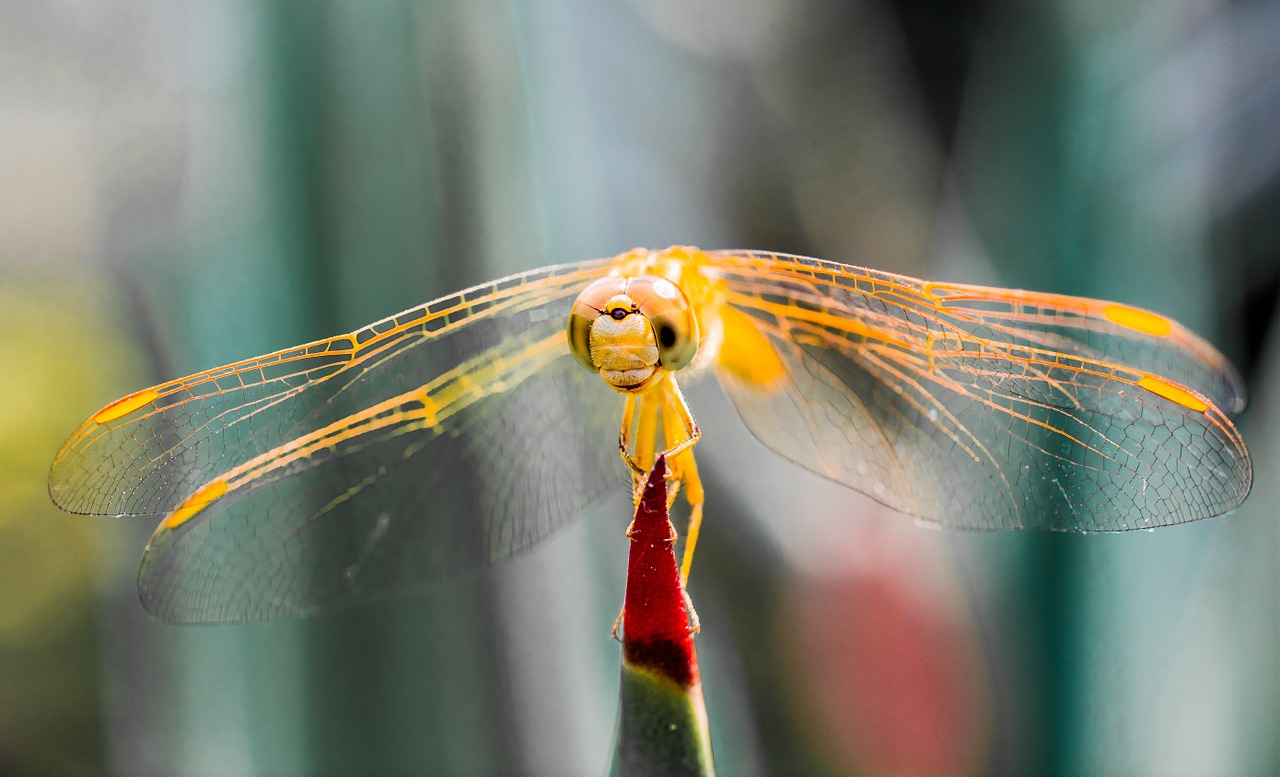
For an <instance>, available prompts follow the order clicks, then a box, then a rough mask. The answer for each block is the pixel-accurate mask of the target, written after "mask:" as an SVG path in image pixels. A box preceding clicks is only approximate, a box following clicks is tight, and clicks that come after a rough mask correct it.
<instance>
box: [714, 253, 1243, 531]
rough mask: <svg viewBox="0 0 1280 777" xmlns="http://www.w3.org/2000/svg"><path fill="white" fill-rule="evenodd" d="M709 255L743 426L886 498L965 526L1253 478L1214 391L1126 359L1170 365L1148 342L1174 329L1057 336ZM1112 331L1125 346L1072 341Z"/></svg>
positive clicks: (1121, 521)
mask: <svg viewBox="0 0 1280 777" xmlns="http://www.w3.org/2000/svg"><path fill="white" fill-rule="evenodd" d="M714 257H715V261H716V269H715V272H716V274H717V275H719V276H720V277H721V279H722V280H723V281H724V285H725V289H726V298H725V302H726V305H725V307H724V313H723V319H724V323H723V325H724V340H723V344H722V346H721V355H720V363H719V368H718V374H719V377H720V379H721V382H722V384H723V385H724V386H725V388H726V390H727V392H728V393H729V395H730V397H731V398H732V399H733V401H734V404H735V405H736V407H737V409H738V411H739V414H740V415H741V416H742V418H743V419H744V421H745V422H746V424H747V426H748V427H749V428H750V429H751V430H752V432H753V433H754V434H755V435H756V436H757V437H758V438H759V439H760V440H761V441H763V442H764V443H765V444H766V445H768V446H770V447H771V448H773V449H774V450H776V451H777V452H779V453H781V454H782V455H784V456H786V457H787V458H789V459H791V460H792V461H795V462H797V463H799V464H801V465H803V466H805V467H807V468H809V469H811V470H813V471H814V472H817V473H818V474H821V475H824V476H827V477H830V478H832V479H834V480H837V481H839V482H842V483H844V484H846V485H849V486H851V487H853V488H856V489H858V490H860V491H863V492H864V493H867V494H869V495H871V496H873V497H874V498H876V499H878V500H879V501H881V502H883V503H885V504H887V505H889V506H891V507H893V508H895V509H897V510H900V511H902V512H905V513H909V514H911V515H915V516H918V517H920V518H923V519H926V520H929V521H934V522H937V523H940V524H943V525H947V526H954V527H959V528H970V529H1000V528H1023V527H1037V528H1045V529H1054V530H1064V531H1118V530H1125V529H1136V528H1146V527H1153V526H1159V525H1164V524H1171V523H1179V522H1184V521H1190V520H1195V519H1198V518H1205V517H1209V516H1213V515H1218V514H1221V513H1223V512H1227V511H1229V510H1231V509H1233V508H1234V507H1236V506H1237V505H1238V504H1239V503H1240V502H1241V501H1242V500H1243V499H1244V497H1245V496H1246V495H1247V493H1248V491H1249V486H1250V483H1251V479H1252V470H1251V465H1250V462H1249V457H1248V453H1247V451H1246V450H1245V447H1244V443H1243V441H1242V440H1241V438H1240V435H1239V433H1238V432H1237V431H1236V429H1235V427H1234V426H1233V425H1232V424H1231V422H1230V420H1229V419H1228V418H1227V417H1226V415H1225V414H1224V413H1223V412H1222V411H1221V410H1220V409H1219V408H1218V407H1217V406H1215V404H1214V403H1213V402H1212V401H1211V400H1210V399H1209V398H1208V397H1207V395H1204V394H1202V393H1200V392H1198V391H1196V390H1194V389H1189V388H1187V387H1185V386H1182V385H1179V384H1178V383H1177V382H1176V381H1175V380H1170V379H1168V378H1165V377H1162V376H1160V375H1158V374H1154V373H1151V372H1146V371H1143V370H1142V369H1141V367H1140V366H1128V365H1141V363H1142V362H1143V361H1144V356H1146V355H1151V354H1155V355H1156V356H1157V358H1156V359H1155V361H1156V362H1157V363H1160V364H1168V363H1171V361H1170V360H1169V359H1165V358H1164V357H1161V356H1159V354H1162V353H1166V352H1178V351H1179V348H1178V346H1177V345H1176V344H1170V343H1169V342H1164V341H1162V342H1160V343H1158V344H1156V343H1152V344H1150V346H1149V347H1148V348H1147V349H1146V350H1145V351H1144V349H1143V347H1142V343H1143V340H1142V338H1141V337H1137V336H1133V337H1125V338H1122V339H1120V340H1116V339H1112V340H1107V339H1106V338H1095V339H1093V340H1087V341H1086V342H1085V343H1084V344H1082V345H1080V346H1079V347H1078V348H1064V347H1062V346H1061V345H1060V343H1061V341H1060V340H1055V341H1052V342H1047V341H1042V340H1041V336H1040V335H1039V334H1038V332H1039V329H1040V325H1038V324H1036V323H1034V322H1022V321H1020V322H1019V323H1020V326H1021V328H1020V329H1017V330H1014V331H1012V332H1010V331H1009V329H1008V328H1000V327H995V326H992V322H991V321H990V320H981V319H980V317H976V316H975V315H974V314H973V312H972V311H971V310H968V309H963V308H962V309H961V310H960V311H959V312H953V311H952V310H951V309H949V307H948V306H946V305H943V304H940V302H939V298H938V297H937V296H935V295H934V294H933V293H932V292H931V291H930V287H929V285H927V284H924V283H922V282H920V281H916V280H914V279H911V278H906V277H903V276H898V275H893V274H890V273H881V272H876V271H872V270H864V269H861V268H854V267H849V266H846V265H840V264H835V263H831V262H821V261H818V260H811V259H803V258H799V257H786V256H775V255H758V254H744V253H726V254H717V255H714ZM953 288H954V287H953ZM984 292H987V293H989V294H990V295H992V297H993V298H994V297H997V296H998V292H997V290H989V289H988V290H984ZM1011 294H1020V293H1018V292H1014V293H1011ZM1039 302H1040V303H1042V304H1043V303H1044V302H1045V301H1044V300H1039ZM1008 304H1010V305H1013V306H1015V307H1013V308H1011V310H1012V309H1016V305H1017V304H1020V303H1016V302H1013V301H1008ZM1069 304H1070V298H1060V299H1059V305H1060V307H1063V308H1065V307H1067V306H1068V305H1069ZM1005 315H1006V316H1011V315H1012V314H1009V313H1006V314H1005ZM1046 315H1047V313H1046ZM1057 315H1058V316H1060V317H1065V316H1067V315H1069V313H1068V312H1066V311H1065V310H1063V311H1062V312H1060V313H1058V314H1057ZM1046 329H1048V328H1047V327H1046ZM1049 335H1053V336H1055V337H1065V335H1062V333H1061V332H1054V331H1051V330H1050V331H1046V333H1045V336H1046V337H1047V336H1049ZM1147 337H1149V338H1153V339H1154V337H1155V336H1154V335H1148V336H1147ZM1077 342H1078V341H1077ZM1116 342H1122V343H1124V345H1123V347H1122V349H1121V350H1123V353H1118V354H1103V356H1105V357H1107V358H1092V357H1090V356H1085V355H1083V352H1084V350H1085V349H1086V348H1087V349H1088V351H1089V352H1095V351H1097V350H1098V349H1099V348H1101V347H1102V346H1105V345H1109V344H1114V343H1116ZM1206 347H1207V346H1206ZM1120 357H1123V359H1122V358H1120ZM1177 358H1178V359H1183V360H1184V361H1185V362H1187V363H1193V362H1196V360H1197V359H1198V358H1199V357H1198V356H1197V355H1195V354H1193V353H1189V352H1188V353H1185V354H1177ZM1223 364H1225V361H1224V362H1223ZM1227 369H1229V368H1227ZM1211 372H1212V371H1211V370H1208V369H1206V370H1205V373H1204V374H1205V375H1208V374H1210V373H1211ZM1222 374H1224V375H1227V374H1228V373H1226V372H1223V373H1222ZM1230 379H1231V378H1230V376H1229V375H1228V377H1227V378H1225V379H1224V383H1223V385H1226V383H1228V382H1229V381H1230ZM1241 396H1243V395H1242V394H1241Z"/></svg>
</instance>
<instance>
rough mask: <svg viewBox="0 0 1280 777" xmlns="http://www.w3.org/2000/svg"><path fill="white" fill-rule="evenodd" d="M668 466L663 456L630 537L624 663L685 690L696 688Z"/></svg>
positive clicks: (646, 487)
mask: <svg viewBox="0 0 1280 777" xmlns="http://www.w3.org/2000/svg"><path fill="white" fill-rule="evenodd" d="M666 474H667V462H666V459H665V457H662V456H659V457H658V460H657V461H656V462H654V465H653V469H652V470H651V471H650V472H649V476H648V479H647V480H646V481H645V485H644V495H643V496H642V497H641V499H640V505H639V507H637V508H636V517H635V520H634V521H632V523H631V529H630V531H629V532H628V533H627V534H628V536H629V537H630V538H631V552H630V554H629V556H628V559H627V593H626V597H625V599H624V602H623V606H622V660H623V661H624V662H625V663H626V664H627V665H628V666H630V667H632V668H633V669H640V670H643V671H646V672H648V673H650V674H652V675H655V676H659V677H662V678H664V679H667V680H669V681H671V682H673V683H675V684H676V685H678V686H680V687H681V688H690V687H692V686H693V685H695V684H697V682H698V663H697V657H696V654H695V653H694V649H693V635H692V634H690V633H689V619H688V614H687V613H686V612H685V602H684V590H683V588H682V587H681V585H680V566H679V564H678V563H677V561H676V553H675V529H674V528H672V526H671V520H670V518H669V517H668V515H667V481H666Z"/></svg>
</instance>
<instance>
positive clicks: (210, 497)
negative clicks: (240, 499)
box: [160, 480, 227, 529]
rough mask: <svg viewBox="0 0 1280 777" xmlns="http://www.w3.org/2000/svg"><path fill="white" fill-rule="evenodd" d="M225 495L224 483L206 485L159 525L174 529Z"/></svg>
mask: <svg viewBox="0 0 1280 777" xmlns="http://www.w3.org/2000/svg"><path fill="white" fill-rule="evenodd" d="M225 493H227V484H226V481H222V480H215V481H213V482H212V483H206V484H205V485H204V486H202V487H201V488H200V490H199V491H196V492H195V493H194V494H192V495H191V496H189V497H187V499H186V501H185V502H183V503H182V504H180V505H178V509H176V510H174V511H173V512H171V513H169V517H168V518H165V519H164V523H162V524H160V525H161V526H163V527H164V528H166V529H176V528H178V527H179V526H181V525H182V524H184V523H186V522H187V521H189V520H191V519H192V518H194V517H196V516H197V515H199V514H200V511H201V510H204V509H205V508H206V507H208V506H209V505H211V504H213V503H214V501H215V500H217V499H218V497H220V496H222V495H223V494H225Z"/></svg>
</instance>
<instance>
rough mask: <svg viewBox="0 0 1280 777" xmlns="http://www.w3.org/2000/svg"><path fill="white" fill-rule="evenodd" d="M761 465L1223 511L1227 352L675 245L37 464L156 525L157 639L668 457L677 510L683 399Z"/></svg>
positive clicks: (354, 584)
mask: <svg viewBox="0 0 1280 777" xmlns="http://www.w3.org/2000/svg"><path fill="white" fill-rule="evenodd" d="M712 374H713V375H714V376H715V378H716V379H717V380H718V381H719V383H720V385H721V386H722V387H723V390H724V393H725V394H727V395H728V397H729V399H730V400H731V402H732V403H733V405H734V406H735V408H736V410H737V412H738V415H739V416H740V417H741V419H742V420H743V421H744V422H745V424H746V426H747V427H748V428H749V429H750V431H751V432H752V433H753V434H754V436H755V437H756V438H757V439H758V440H760V441H761V442H762V443H763V444H764V445H765V446H767V447H768V448H771V449H772V450H773V451H775V452H776V453H778V454H780V455H781V457H782V458H784V459H788V460H790V461H791V462H794V463H796V464H798V465H800V466H801V467H804V468H806V469H808V470H811V471H812V472H815V473H817V474H818V475H821V476H824V477H826V478H829V479H831V480H834V481H837V482H839V483H842V484H845V485H847V486H849V487H852V488H854V489H856V490H858V491H861V492H863V493H865V494H868V495H869V496H871V497H873V498H874V499H876V500H878V501H879V502H881V503H883V504H885V505H887V506H888V507H890V508H893V509H894V510H896V511H899V512H901V513H905V514H907V515H910V516H914V517H916V518H918V519H921V520H923V521H927V522H932V523H935V524H938V525H941V526H945V527H952V528H958V529H973V530H986V529H1023V528H1035V529H1046V530H1053V531H1066V532H1114V531H1124V530H1135V529H1147V528H1153V527H1157V526H1165V525H1170V524H1178V523H1184V522H1187V521H1194V520H1198V519H1201V518H1207V517H1211V516H1217V515H1221V514H1223V513H1226V512H1229V511H1231V510H1233V509H1234V508H1236V507H1237V506H1238V505H1239V504H1240V503H1241V502H1242V501H1243V500H1244V498H1245V497H1246V496H1247V494H1248V492H1249V489H1250V485H1251V482H1252V466H1251V463H1250V459H1249V454H1248V451H1247V449H1246V447H1245V444H1244V441H1243V439H1242V437H1241V435H1240V433H1239V432H1238V431H1237V429H1236V427H1235V426H1234V425H1233V424H1232V421H1231V418H1230V417H1231V416H1232V415H1234V414H1237V413H1239V412H1240V411H1241V410H1242V409H1243V408H1244V405H1245V393H1244V390H1243V386H1242V382H1241V380H1240V378H1239V376H1238V375H1237V373H1236V372H1235V371H1234V370H1233V368H1232V367H1231V365H1230V364H1229V363H1228V362H1227V360H1226V359H1225V358H1224V357H1223V356H1222V355H1221V354H1220V353H1219V352H1218V351H1217V350H1215V349H1214V348H1213V347H1212V346H1210V345H1209V344H1208V343H1207V342H1206V341H1204V340H1203V339H1201V338H1200V337H1198V336H1196V335H1195V334H1193V333H1191V332H1190V331H1188V330H1187V329H1186V328H1184V327H1183V326H1181V325H1180V324H1178V323H1177V322H1175V321H1173V320H1171V319H1169V318H1167V317H1165V316H1162V315H1159V314H1157V313H1154V312H1151V311H1148V310H1144V309H1140V308H1137V307H1133V306H1129V305H1125V304H1120V303H1114V302H1105V301H1100V300H1093V299H1084V298H1077V297H1070V296H1063V295H1057V294H1046V293H1037V292H1030V291H1014V290H1006V289H997V288H988V287H982V286H971V285H961V284H952V283H933V282H927V281H923V280H918V279H915V278H910V277H906V276H903V275H896V274H893V273H888V272H881V271H877V270H872V269H866V268H861V267H854V266H851V265H846V264H841V263H837V262H831V261H824V260H820V259H812V258H806V257H800V256H791V255H785V254H777V253H767V252H758V251H702V250H699V249H697V248H694V247H690V246H673V247H671V248H668V249H665V250H657V251H651V250H646V249H636V250H633V251H630V252H627V253H624V254H621V255H619V256H616V257H613V258H610V259H598V260H590V261H583V262H577V263H572V264H562V265H557V266H552V267H545V268H542V269H537V270H532V271H529V272H525V273H521V274H517V275H512V276H509V277H506V278H502V279H500V280H496V281H493V282H491V283H487V284H484V285H480V286H476V287H473V288H470V289H467V290H465V291H462V292H459V293H457V294H454V295H452V296H447V297H443V298H441V299H437V300H435V301H432V302H428V303H427V304H425V305H422V306H419V307H416V308H413V309H411V310H408V311H405V312H403V313H400V314H398V315H394V316H391V317H389V318H386V319H383V320H381V321H378V322H376V323H373V324H370V325H368V326H366V327H364V328H363V329H360V330H358V331H355V332H352V333H349V334H343V335H339V336H336V337H331V338H329V339H326V340H319V341H316V342H312V343H308V344H306V345H300V346H297V347H295V348H288V349H285V350H282V351H277V352H275V353H271V354H267V355H265V356H260V357H257V358H252V359H247V360H244V361H239V362H236V363H234V364H228V365H226V366H222V367H218V368H216V369H211V370H206V371H204V372H199V373H196V374H194V375H190V376H187V377H184V378H180V379H178V380H171V381H168V382H165V383H161V384H159V385H157V386H153V387H151V388H147V389H143V390H141V391H138V392H135V393H133V394H130V395H128V396H126V397H123V398H121V399H118V400H116V401H115V402H112V403H111V404H109V405H107V406H106V407H104V408H102V409H101V410H99V411H98V412H96V413H94V414H93V415H92V416H91V417H90V418H89V419H88V420H87V421H85V422H84V424H83V425H82V426H81V427H80V428H79V429H78V430H76V432H75V433H74V434H73V435H72V436H71V438H70V439H69V440H68V441H67V443H66V445H65V446H64V447H63V448H62V449H61V451H60V452H59V453H58V454H57V457H56V459H55V460H54V462H53V465H52V468H51V471H50V475H49V492H50V495H51V496H52V498H53V501H54V502H55V503H56V504H57V505H58V506H59V507H61V508H62V509H64V510H67V511H69V512H72V513H81V514H95V515H121V516H123V515H152V516H158V517H160V518H161V519H160V521H159V524H158V526H157V527H156V529H155V531H154V533H153V534H152V536H151V538H150V540H149V542H148V544H147V546H146V549H145V551H144V553H143V557H142V561H141V564H140V567H139V572H138V589H139V594H140V597H141V600H142V603H143V605H144V606H145V607H146V609H147V610H149V611H150V612H151V613H153V614H154V615H156V616H157V617H159V618H160V619H162V620H167V621H173V622H224V621H256V620H266V619H275V618H287V617H299V616H304V615H309V614H314V613H319V612H325V611H330V610H334V609H338V608H342V607H346V606H349V605H352V604H356V603H359V602H364V601H367V600H371V599H375V598H381V597H385V596H390V595H398V594H404V593H407V592H414V591H420V590H424V589H427V588H431V587H434V586H436V585H438V584H439V583H441V582H444V581H448V580H453V579H456V578H458V577H461V576H463V575H467V574H470V573H473V572H475V571H477V570H479V569H482V568H484V567H487V566H490V565H493V564H496V563H499V562H501V561H503V560H505V559H508V558H510V557H512V556H514V555H516V554H519V553H522V552H524V551H527V550H528V549H530V548H532V547H534V546H535V545H537V544H538V543H539V542H541V541H543V540H544V539H546V538H547V537H548V536H550V535H552V534H553V533H554V532H555V531H556V530H558V529H560V528H562V527H564V526H565V525H567V524H568V523H570V522H571V521H572V520H573V519H574V518H575V517H576V516H578V515H579V514H580V513H582V512H583V511H584V510H585V509H586V508H588V507H589V506H590V505H592V504H593V503H595V502H596V501H598V500H600V499H602V498H603V497H604V496H606V495H607V494H608V493H609V492H610V491H611V490H618V489H622V488H623V487H624V484H625V483H626V480H627V478H626V475H627V473H628V472H629V473H630V475H631V482H632V486H633V488H634V487H635V486H636V485H637V484H638V483H640V482H641V479H642V477H643V474H644V472H645V471H646V470H647V469H648V468H649V467H650V466H652V464H653V462H654V460H655V458H656V456H658V455H659V454H665V455H666V458H667V461H668V469H669V477H670V479H671V485H672V492H673V493H674V492H677V491H679V492H682V493H683V496H684V499H685V501H686V502H687V504H688V507H687V510H688V515H689V519H688V525H687V527H686V530H685V533H684V534H685V536H684V550H683V554H684V557H683V561H682V565H681V570H682V575H683V577H684V578H685V579H687V577H688V574H689V569H690V563H691V560H692V557H693V549H694V547H695V544H696V539H697V532H698V528H699V526H700V521H701V515H702V505H703V501H704V491H703V487H702V483H701V480H700V478H699V476H698V470H697V465H696V461H695V457H694V454H695V450H696V443H697V442H698V440H699V439H700V437H701V432H700V430H699V428H698V425H697V422H696V420H695V417H694V415H693V413H692V411H691V409H690V407H689V404H688V402H687V401H686V399H685V397H684V394H683V392H682V391H681V388H680V385H679V383H678V381H682V382H687V381H688V380H690V379H693V378H696V377H698V376H699V375H712Z"/></svg>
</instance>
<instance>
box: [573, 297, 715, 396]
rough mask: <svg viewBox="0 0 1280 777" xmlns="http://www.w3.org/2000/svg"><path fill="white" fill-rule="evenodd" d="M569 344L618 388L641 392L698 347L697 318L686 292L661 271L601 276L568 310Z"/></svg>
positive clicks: (683, 363) (680, 364)
mask: <svg viewBox="0 0 1280 777" xmlns="http://www.w3.org/2000/svg"><path fill="white" fill-rule="evenodd" d="M568 336H569V347H570V349H571V350H572V351H573V355H574V357H575V358H577V360H578V361H579V362H580V363H581V364H582V365H583V366H584V367H586V368H587V369H589V370H592V371H593V372H599V373H600V377H601V378H603V379H604V381H605V383H608V384H609V385H610V386H612V387H613V388H615V389H617V390H618V391H626V392H631V393H636V392H641V391H644V390H645V389H647V388H648V387H649V386H651V385H653V383H654V382H655V381H656V380H658V378H659V377H660V376H661V375H662V373H663V371H664V370H678V369H680V368H681V367H684V366H686V365H687V364H689V362H690V361H692V360H693V356H694V353H695V352H696V351H697V348H698V322H697V319H696V318H695V317H694V315H693V311H692V310H691V309H690V308H689V302H688V300H687V299H685V296H684V293H683V292H681V291H680V289H679V287H677V286H676V285H675V284H674V283H672V282H671V281H669V280H667V279H666V278H661V277H657V276H651V275H646V276H641V277H639V278H619V277H614V276H611V277H608V278H601V279H600V280H598V281H595V282H593V283H592V284H591V285H589V286H587V288H585V289H583V291H582V293H581V294H579V295H578V299H577V300H576V301H575V302H574V303H573V309H572V311H570V313H569V331H568Z"/></svg>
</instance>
